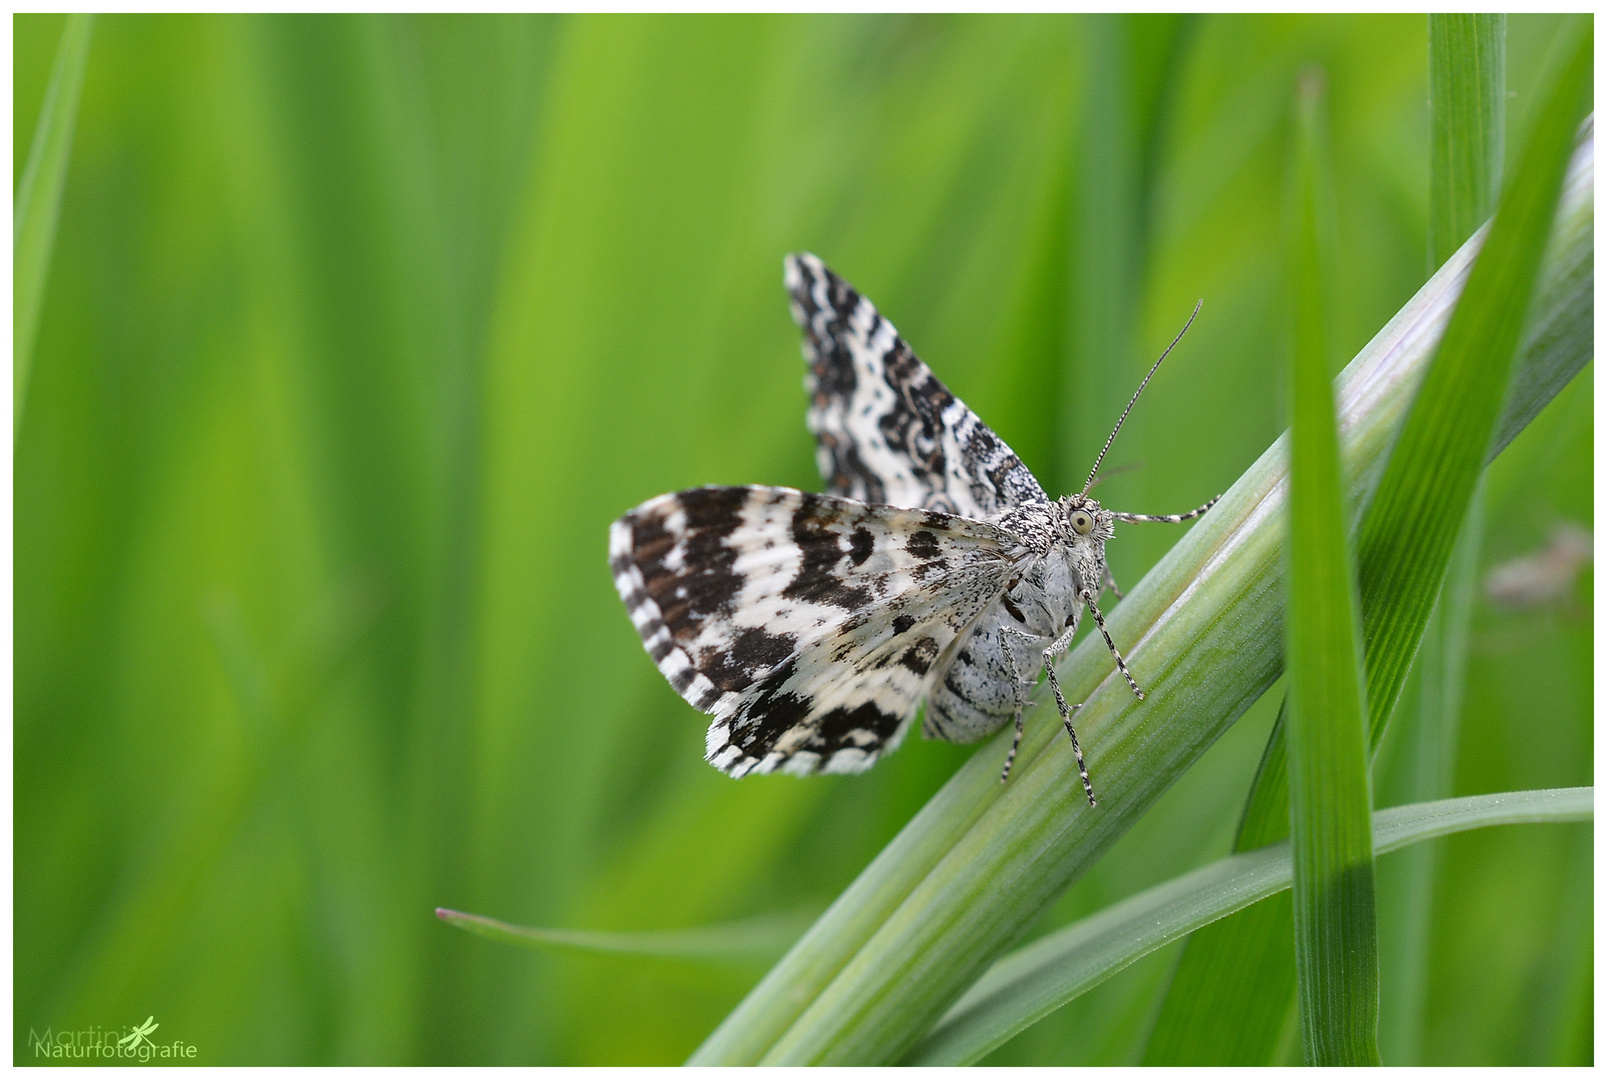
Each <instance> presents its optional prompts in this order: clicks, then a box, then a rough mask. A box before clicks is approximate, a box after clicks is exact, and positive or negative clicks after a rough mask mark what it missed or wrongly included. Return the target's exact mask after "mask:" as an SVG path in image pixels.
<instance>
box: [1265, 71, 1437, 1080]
mask: <svg viewBox="0 0 1607 1080" xmlns="http://www.w3.org/2000/svg"><path fill="white" fill-rule="evenodd" d="M1326 96H1327V90H1326V85H1325V79H1324V77H1323V76H1322V75H1321V73H1319V72H1307V73H1306V74H1305V75H1304V76H1303V77H1302V78H1301V80H1300V87H1299V92H1298V95H1297V99H1298V104H1297V107H1296V120H1295V132H1296V136H1295V141H1296V147H1297V149H1296V152H1295V185H1294V200H1295V207H1296V209H1295V215H1294V216H1295V243H1294V259H1293V263H1294V265H1293V266H1292V267H1291V270H1292V273H1291V278H1292V279H1293V282H1294V297H1293V299H1294V349H1293V357H1292V361H1293V363H1292V366H1293V374H1292V378H1291V385H1292V387H1293V391H1294V403H1293V408H1292V409H1291V412H1290V416H1291V418H1292V420H1293V423H1292V424H1291V425H1290V434H1289V573H1288V587H1289V610H1288V614H1287V615H1286V617H1285V622H1284V641H1285V647H1284V650H1285V651H1284V663H1285V667H1286V670H1287V673H1288V678H1289V697H1288V701H1289V708H1288V713H1287V716H1286V717H1285V723H1284V730H1285V731H1286V732H1287V733H1288V743H1289V750H1288V760H1289V835H1290V840H1291V842H1292V848H1291V851H1292V855H1293V858H1294V926H1295V938H1294V940H1295V975H1296V989H1297V991H1298V995H1299V1001H1300V1030H1301V1042H1302V1045H1303V1048H1304V1052H1305V1060H1306V1064H1308V1065H1376V1064H1378V912H1377V901H1376V899H1375V896H1374V890H1373V832H1372V824H1373V819H1372V803H1373V793H1372V785H1371V783H1370V782H1369V777H1368V774H1367V731H1366V722H1365V720H1364V719H1363V714H1364V712H1365V709H1366V699H1367V691H1366V683H1365V680H1364V678H1363V675H1362V668H1361V640H1360V638H1361V635H1360V632H1359V629H1358V627H1357V618H1356V608H1357V600H1356V584H1355V577H1354V574H1353V571H1352V566H1351V559H1350V551H1349V547H1350V545H1349V543H1348V538H1347V536H1346V533H1347V532H1348V523H1347V521H1346V515H1345V495H1344V491H1343V489H1342V482H1341V479H1340V466H1339V431H1338V426H1337V423H1336V421H1335V417H1334V392H1333V384H1332V383H1331V382H1330V381H1329V375H1328V351H1329V345H1328V310H1327V307H1328V302H1327V298H1328V296H1329V295H1330V293H1331V291H1330V289H1329V287H1328V283H1327V280H1326V279H1327V277H1328V270H1329V260H1330V258H1331V252H1332V243H1333V241H1332V236H1331V229H1332V225H1331V215H1332V208H1331V203H1330V200H1331V193H1330V192H1329V191H1328V171H1327V154H1326V147H1325V141H1326V130H1325V128H1326V122H1327V121H1326V115H1325V98H1326ZM1453 325H1454V324H1453ZM1433 377H1434V376H1433V372H1432V369H1431V371H1430V374H1429V378H1430V379H1432V378H1433Z"/></svg>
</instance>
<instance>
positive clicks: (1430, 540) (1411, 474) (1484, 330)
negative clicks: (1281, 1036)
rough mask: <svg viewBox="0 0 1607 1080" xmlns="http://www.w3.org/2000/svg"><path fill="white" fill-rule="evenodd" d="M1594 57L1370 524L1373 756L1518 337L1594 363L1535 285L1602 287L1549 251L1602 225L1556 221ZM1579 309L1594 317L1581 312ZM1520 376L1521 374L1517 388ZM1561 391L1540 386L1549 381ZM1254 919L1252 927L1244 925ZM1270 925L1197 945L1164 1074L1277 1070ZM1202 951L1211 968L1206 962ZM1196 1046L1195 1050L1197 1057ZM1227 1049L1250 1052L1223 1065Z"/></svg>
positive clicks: (1577, 77) (1266, 791)
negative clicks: (1251, 1067) (1199, 1065)
mask: <svg viewBox="0 0 1607 1080" xmlns="http://www.w3.org/2000/svg"><path fill="white" fill-rule="evenodd" d="M1590 54H1591V41H1590V37H1589V34H1588V32H1587V33H1586V34H1585V36H1584V37H1583V39H1582V40H1581V41H1580V42H1579V43H1578V45H1577V48H1576V50H1575V52H1574V53H1573V57H1572V61H1571V64H1570V65H1569V66H1568V68H1567V69H1565V70H1564V72H1563V73H1562V76H1561V78H1560V79H1558V80H1557V81H1556V82H1554V83H1553V87H1552V90H1551V93H1550V94H1549V95H1548V98H1547V101H1548V104H1547V106H1546V108H1545V109H1543V110H1542V113H1541V116H1540V118H1539V120H1538V121H1537V123H1536V126H1535V130H1534V131H1533V132H1532V133H1531V136H1530V140H1529V144H1528V147H1527V148H1526V150H1525V153H1524V156H1523V157H1522V158H1521V159H1520V164H1519V167H1518V171H1517V174H1516V175H1515V176H1514V177H1513V178H1512V184H1511V185H1510V188H1509V190H1508V191H1507V193H1506V194H1505V196H1504V197H1503V201H1502V204H1501V208H1502V211H1501V214H1500V215H1498V217H1497V220H1496V222H1495V223H1494V224H1492V226H1491V228H1490V230H1489V231H1488V232H1487V233H1486V234H1482V235H1481V236H1475V237H1474V238H1473V239H1472V240H1470V241H1469V243H1468V244H1467V245H1464V247H1463V254H1464V255H1465V254H1466V253H1467V251H1468V249H1469V248H1470V247H1477V246H1478V245H1480V244H1481V243H1482V244H1483V245H1484V247H1485V250H1486V251H1487V252H1488V254H1489V255H1490V257H1489V258H1484V257H1483V256H1481V257H1480V259H1479V262H1478V264H1477V266H1476V268H1475V270H1474V273H1473V275H1472V277H1471V279H1470V282H1469V285H1468V294H1467V295H1468V303H1466V304H1460V305H1459V306H1458V308H1457V313H1456V315H1455V316H1454V317H1453V319H1452V325H1451V328H1450V329H1448V330H1447V333H1446V340H1445V341H1444V342H1443V343H1442V345H1441V347H1440V350H1439V353H1438V355H1437V356H1436V359H1435V361H1434V364H1433V366H1432V368H1431V374H1430V375H1429V376H1428V377H1427V378H1426V379H1425V383H1424V386H1423V388H1422V390H1420V391H1419V393H1418V397H1417V401H1416V402H1414V404H1413V407H1412V412H1411V415H1410V418H1409V419H1408V421H1407V423H1406V424H1405V425H1404V426H1403V429H1402V432H1401V436H1400V439H1399V441H1398V442H1397V444H1396V446H1395V448H1394V450H1393V451H1392V453H1391V456H1390V460H1389V464H1388V467H1387V469H1386V472H1385V476H1384V478H1383V479H1382V480H1381V481H1380V486H1379V491H1378V493H1377V495H1376V496H1375V497H1374V499H1373V502H1372V505H1371V506H1370V507H1369V508H1368V510H1367V513H1366V516H1365V518H1364V520H1363V525H1362V530H1361V536H1360V540H1359V543H1358V562H1359V577H1360V584H1361V603H1362V632H1363V639H1364V655H1365V658H1366V666H1367V677H1368V689H1369V713H1370V721H1369V725H1370V744H1371V746H1372V748H1373V749H1374V750H1376V749H1377V747H1378V745H1379V742H1380V739H1381V738H1382V735H1383V732H1384V726H1385V724H1386V722H1387V721H1388V718H1389V715H1390V713H1391V711H1392V710H1393V707H1394V703H1395V701H1396V699H1397V698H1398V697H1399V694H1400V690H1401V687H1402V685H1404V683H1405V679H1406V675H1407V673H1408V671H1409V670H1410V667H1411V663H1412V660H1413V658H1414V657H1415V655H1416V652H1417V648H1418V644H1419V642H1420V641H1421V640H1422V635H1423V631H1424V628H1425V627H1426V625H1427V622H1428V617H1429V614H1430V612H1431V611H1432V610H1433V607H1434V602H1435V598H1436V597H1437V596H1438V593H1439V589H1440V583H1441V582H1442V581H1443V579H1444V575H1445V571H1446V567H1447V566H1448V565H1449V562H1450V557H1451V551H1452V548H1453V546H1454V544H1455V542H1456V537H1457V533H1458V530H1459V528H1460V526H1461V523H1462V521H1463V519H1464V518H1465V516H1466V512H1467V507H1468V505H1469V504H1470V503H1471V500H1472V496H1473V491H1474V488H1475V485H1476V484H1477V481H1478V477H1479V475H1480V474H1481V472H1482V470H1483V466H1484V464H1485V463H1487V462H1488V461H1489V460H1490V458H1492V457H1493V456H1494V455H1495V454H1496V453H1498V452H1499V451H1500V449H1501V448H1503V447H1504V446H1505V445H1506V444H1507V442H1510V440H1511V438H1512V437H1513V436H1514V435H1515V434H1516V431H1515V430H1513V429H1512V428H1511V426H1510V423H1509V421H1508V420H1507V419H1506V417H1507V416H1510V415H1511V413H1512V412H1513V411H1514V410H1521V409H1525V408H1526V404H1525V401H1524V399H1525V398H1526V396H1527V395H1528V394H1529V393H1532V392H1534V388H1536V386H1537V380H1534V379H1532V378H1531V377H1529V376H1530V373H1529V372H1527V371H1526V370H1525V364H1526V363H1527V361H1526V360H1524V359H1523V358H1522V357H1521V355H1520V356H1519V357H1518V358H1516V359H1515V358H1514V349H1515V346H1517V345H1518V342H1519V338H1520V334H1521V335H1522V340H1523V343H1524V345H1525V349H1524V352H1527V353H1528V354H1529V355H1534V354H1536V353H1537V352H1548V351H1551V350H1552V349H1554V348H1560V349H1562V350H1564V351H1568V352H1571V353H1572V355H1573V356H1574V357H1575V358H1576V362H1577V366H1576V365H1575V364H1572V363H1571V364H1564V365H1561V367H1562V369H1567V368H1571V369H1572V370H1573V371H1577V370H1578V369H1579V367H1582V366H1583V364H1584V362H1585V361H1586V360H1588V359H1589V357H1590V355H1591V349H1592V345H1591V343H1590V338H1589V333H1590V331H1589V328H1588V324H1584V323H1583V322H1581V323H1577V324H1576V323H1574V322H1572V321H1571V320H1570V319H1567V318H1561V319H1559V318H1558V317H1557V316H1556V315H1555V314H1554V311H1555V307H1554V303H1553V301H1551V300H1541V301H1539V302H1537V303H1536V304H1534V305H1533V307H1534V310H1533V311H1530V310H1529V309H1530V307H1531V305H1530V302H1529V298H1530V296H1531V295H1534V290H1535V289H1536V288H1537V285H1536V282H1537V281H1538V282H1539V284H1538V288H1539V290H1540V293H1539V295H1541V296H1542V297H1547V296H1549V297H1556V296H1557V295H1559V294H1567V295H1575V296H1578V297H1580V299H1581V300H1582V298H1583V296H1584V295H1585V294H1586V293H1587V292H1588V290H1589V289H1590V287H1591V285H1592V284H1593V280H1594V274H1593V270H1586V269H1585V266H1586V265H1590V264H1591V260H1588V259H1584V260H1579V261H1578V262H1576V263H1574V264H1573V265H1574V266H1575V267H1576V269H1575V271H1573V272H1572V273H1564V274H1561V275H1560V276H1559V275H1558V274H1557V273H1556V272H1555V271H1549V270H1545V271H1537V264H1538V260H1539V259H1540V257H1541V253H1542V251H1545V250H1547V244H1548V241H1547V239H1546V237H1547V227H1546V226H1545V225H1543V224H1542V223H1543V222H1552V221H1555V222H1556V224H1555V225H1554V226H1552V227H1551V228H1550V240H1549V244H1550V248H1549V250H1550V251H1551V252H1552V253H1553V255H1552V257H1553V258H1554V259H1555V257H1556V254H1557V253H1558V252H1559V250H1560V246H1565V245H1570V244H1577V245H1580V246H1581V250H1582V246H1583V245H1584V244H1586V243H1588V241H1587V240H1585V238H1584V236H1583V230H1584V229H1586V228H1588V227H1589V225H1588V220H1589V219H1577V220H1576V219H1572V218H1571V217H1570V215H1568V214H1567V213H1564V214H1562V215H1561V217H1560V219H1555V218H1553V217H1551V216H1549V215H1550V214H1552V213H1554V211H1555V207H1556V206H1557V202H1556V200H1558V198H1559V194H1558V188H1559V187H1562V188H1563V192H1562V194H1561V196H1560V197H1561V198H1562V199H1564V200H1567V199H1572V198H1575V197H1576V195H1575V192H1576V190H1577V189H1576V188H1575V187H1574V185H1575V184H1576V183H1578V181H1579V178H1580V177H1581V176H1584V175H1588V174H1589V173H1590V172H1591V171H1592V168H1591V166H1589V165H1587V162H1589V161H1590V160H1591V159H1592V157H1593V154H1594V148H1595V147H1594V135H1593V131H1594V129H1593V125H1592V124H1591V123H1589V122H1588V121H1587V122H1586V124H1585V125H1584V128H1583V129H1582V130H1581V131H1580V132H1579V137H1578V139H1577V145H1576V146H1574V153H1573V164H1572V166H1571V167H1569V168H1568V172H1567V175H1566V178H1565V177H1564V176H1563V175H1562V173H1563V170H1564V168H1565V167H1566V162H1567V154H1568V150H1569V147H1570V146H1571V145H1574V144H1575V142H1576V139H1575V131H1576V121H1577V116H1578V114H1579V110H1580V109H1581V108H1582V107H1583V106H1582V93H1583V91H1582V86H1584V85H1587V84H1585V83H1583V82H1581V80H1583V79H1585V78H1586V77H1587V75H1588V71H1589V67H1588V61H1589V57H1590ZM1509 207H1510V208H1511V209H1510V211H1509V209H1508V208H1509ZM1563 261H1565V262H1567V261H1570V260H1563ZM1575 307H1576V309H1577V310H1578V312H1579V315H1578V316H1577V317H1578V318H1580V319H1581V320H1582V319H1583V311H1584V307H1583V305H1582V304H1576V305H1575ZM1526 318H1527V323H1526V322H1525V320H1526ZM1564 342H1572V345H1566V344H1563V343H1564ZM1514 366H1515V367H1516V378H1515V379H1514V381H1513V383H1512V386H1511V390H1510V393H1509V392H1508V389H1507V388H1508V380H1509V378H1513V376H1512V374H1511V373H1512V372H1513V371H1514ZM1549 382H1550V380H1549V379H1542V380H1538V384H1539V385H1545V384H1549ZM1557 389H1560V386H1559V387H1557ZM1552 393H1553V394H1554V393H1555V390H1552ZM1503 402H1505V406H1504V407H1503ZM1284 737H1285V725H1283V724H1282V723H1280V724H1279V725H1278V726H1277V727H1275V728H1274V730H1273V735H1272V740H1273V741H1274V742H1278V741H1282V740H1283V738H1284ZM1282 758H1283V755H1282V753H1281V752H1277V753H1274V752H1273V751H1272V749H1271V748H1270V747H1269V752H1268V756H1267V760H1268V761H1269V762H1272V763H1274V766H1275V765H1276V762H1278V761H1281V760H1282ZM1275 775H1276V771H1275V768H1274V769H1272V770H1269V769H1266V768H1263V770H1262V771H1261V773H1260V774H1259V775H1258V777H1257V781H1256V784H1255V786H1254V787H1252V790H1251V795H1250V797H1249V800H1248V802H1247V805H1246V809H1245V820H1246V822H1250V821H1252V820H1253V821H1257V822H1261V821H1266V822H1272V823H1275V822H1276V819H1277V817H1278V816H1279V815H1280V814H1281V813H1282V809H1281V808H1282V802H1283V799H1284V794H1283V790H1284V789H1283V788H1282V786H1281V785H1278V784H1272V785H1271V786H1267V784H1268V782H1269V781H1270V780H1272V779H1274V777H1275ZM1241 831H1242V830H1241ZM1250 831H1251V832H1259V831H1261V830H1259V829H1251V830H1250ZM1279 904H1281V901H1275V902H1273V903H1271V904H1268V905H1267V907H1268V908H1269V909H1272V908H1276V907H1277V906H1279ZM1241 922H1242V923H1243V925H1242V926H1240V925H1238V924H1239V923H1241ZM1269 922H1271V923H1274V924H1276V920H1275V919H1274V917H1273V913H1272V912H1270V911H1269V912H1268V913H1266V914H1265V915H1260V914H1258V915H1256V916H1246V917H1245V918H1244V919H1243V920H1235V921H1234V923H1232V924H1224V925H1223V926H1221V927H1218V928H1216V929H1214V930H1212V931H1208V932H1207V934H1206V935H1202V940H1201V941H1200V942H1191V943H1190V945H1189V947H1188V949H1187V950H1186V951H1185V954H1184V957H1183V959H1182V960H1181V961H1180V963H1179V972H1180V974H1179V976H1178V978H1177V985H1178V987H1179V991H1180V992H1181V991H1183V990H1185V989H1186V992H1187V993H1188V994H1189V995H1190V999H1189V1001H1188V1002H1186V1003H1185V1002H1181V1001H1179V1002H1174V1001H1172V1000H1170V998H1171V995H1170V994H1169V995H1168V996H1169V1000H1168V1002H1167V1004H1166V1006H1164V1007H1163V1010H1162V1013H1161V1018H1160V1021H1159V1022H1158V1023H1157V1026H1156V1031H1155V1034H1154V1036H1152V1045H1153V1047H1154V1049H1153V1050H1152V1051H1150V1052H1149V1053H1147V1054H1146V1059H1145V1060H1146V1061H1147V1062H1150V1063H1153V1064H1159V1063H1163V1062H1165V1061H1169V1060H1176V1059H1175V1058H1172V1057H1170V1056H1168V1055H1171V1054H1180V1053H1185V1052H1187V1053H1197V1052H1201V1051H1203V1052H1204V1053H1206V1054H1208V1055H1211V1056H1210V1057H1208V1058H1207V1059H1205V1060H1206V1061H1209V1062H1210V1063H1227V1062H1232V1063H1239V1062H1246V1063H1249V1062H1254V1063H1267V1062H1268V1060H1269V1058H1270V1055H1271V1053H1272V1052H1273V1049H1274V1043H1275V1041H1276V1039H1277V1028H1278V1027H1279V1026H1280V1025H1281V1023H1282V1016H1283V1008H1284V1007H1283V1006H1282V1005H1280V1004H1279V1003H1278V994H1277V993H1276V991H1275V986H1276V985H1277V984H1280V983H1286V982H1287V978H1288V976H1287V974H1286V973H1279V972H1278V971H1276V970H1275V968H1274V967H1273V966H1268V965H1277V964H1281V963H1283V962H1284V961H1283V960H1282V959H1281V956H1282V954H1274V955H1269V956H1268V957H1267V958H1266V962H1265V963H1264V964H1263V965H1261V966H1260V967H1258V968H1257V969H1255V970H1259V971H1262V972H1264V974H1263V975H1262V976H1259V977H1257V978H1254V979H1250V978H1249V976H1248V974H1247V972H1248V971H1249V970H1251V969H1248V968H1246V967H1244V966H1242V965H1241V964H1232V965H1229V964H1224V963H1223V962H1222V958H1223V957H1225V956H1231V957H1241V956H1245V955H1249V954H1251V953H1253V952H1254V951H1265V950H1267V949H1269V948H1271V946H1270V944H1269V943H1270V942H1274V941H1276V940H1277V939H1278V932H1277V931H1276V929H1274V927H1273V926H1269ZM1196 951H1199V952H1200V955H1199V956H1198V957H1196V956H1194V955H1193V954H1194V953H1195V952H1196ZM1240 973H1245V977H1244V979H1243V980H1240V979H1239V978H1238V975H1239V974H1240ZM1230 978H1232V979H1235V981H1234V982H1233V983H1232V984H1227V983H1225V982H1224V980H1227V979H1230ZM1229 1002H1231V1003H1236V1004H1239V1003H1242V1007H1241V1008H1235V1009H1234V1011H1233V1014H1232V1017H1231V1020H1229V1019H1227V1018H1225V1017H1224V1016H1223V1015H1222V1013H1221V1011H1220V1010H1221V1009H1223V1008H1226V1007H1228V1006H1227V1005H1225V1004H1224V1003H1229ZM1250 1009H1255V1010H1258V1012H1257V1015H1256V1016H1254V1017H1247V1016H1245V1015H1243V1010H1250ZM1186 1018H1191V1019H1186ZM1185 1022H1186V1023H1187V1024H1188V1026H1189V1028H1190V1032H1189V1033H1178V1034H1173V1033H1172V1031H1171V1028H1172V1026H1173V1025H1174V1024H1181V1023H1185ZM1207 1030H1216V1031H1219V1032H1226V1033H1228V1034H1226V1035H1223V1036H1218V1037H1214V1038H1209V1037H1207V1036H1206V1035H1204V1034H1203V1032H1205V1031H1207ZM1251 1034H1256V1037H1257V1038H1258V1042H1257V1043H1256V1044H1254V1045H1246V1043H1245V1040H1246V1037H1247V1036H1248V1035H1251ZM1185 1047H1193V1048H1195V1049H1194V1050H1193V1051H1184V1050H1183V1049H1182V1048H1185ZM1228 1051H1231V1052H1232V1053H1234V1054H1235V1055H1239V1054H1245V1055H1248V1056H1243V1057H1241V1056H1235V1057H1233V1058H1228V1059H1223V1058H1220V1057H1217V1056H1215V1055H1216V1054H1218V1053H1223V1052H1228ZM1188 1060H1195V1061H1199V1060H1201V1059H1199V1058H1189V1059H1188Z"/></svg>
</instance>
